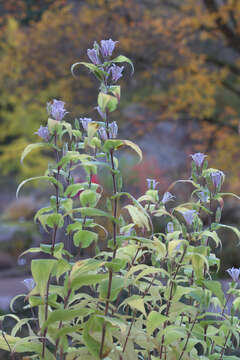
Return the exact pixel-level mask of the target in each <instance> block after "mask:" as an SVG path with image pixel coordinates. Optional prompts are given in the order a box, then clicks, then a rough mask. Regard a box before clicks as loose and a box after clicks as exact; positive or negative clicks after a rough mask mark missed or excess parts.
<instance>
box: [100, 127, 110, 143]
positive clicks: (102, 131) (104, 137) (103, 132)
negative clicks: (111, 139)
mask: <svg viewBox="0 0 240 360" xmlns="http://www.w3.org/2000/svg"><path fill="white" fill-rule="evenodd" d="M98 132H99V136H100V138H101V139H102V140H107V138H108V137H107V132H106V129H105V128H104V127H103V126H102V127H100V128H99V129H98Z"/></svg>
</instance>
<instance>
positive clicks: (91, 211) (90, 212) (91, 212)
mask: <svg viewBox="0 0 240 360" xmlns="http://www.w3.org/2000/svg"><path fill="white" fill-rule="evenodd" d="M74 212H81V214H82V215H83V216H90V217H92V216H105V217H107V218H109V219H111V220H112V221H114V222H116V223H118V222H119V221H118V220H117V219H115V218H114V217H113V216H112V215H110V214H108V213H107V212H105V211H103V210H100V209H95V208H89V207H82V208H77V209H74Z"/></svg>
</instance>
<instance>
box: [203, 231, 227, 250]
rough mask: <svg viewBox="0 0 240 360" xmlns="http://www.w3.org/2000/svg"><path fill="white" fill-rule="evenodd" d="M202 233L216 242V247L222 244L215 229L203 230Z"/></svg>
mask: <svg viewBox="0 0 240 360" xmlns="http://www.w3.org/2000/svg"><path fill="white" fill-rule="evenodd" d="M202 235H204V236H207V237H210V238H211V239H213V240H214V242H215V244H216V247H218V246H219V245H220V246H222V242H221V239H220V238H219V236H218V234H217V233H216V231H209V230H205V231H203V233H202Z"/></svg>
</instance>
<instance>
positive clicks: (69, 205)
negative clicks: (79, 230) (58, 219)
mask: <svg viewBox="0 0 240 360" xmlns="http://www.w3.org/2000/svg"><path fill="white" fill-rule="evenodd" d="M61 206H62V207H63V208H64V210H65V211H66V212H69V211H71V210H72V208H73V201H72V199H64V200H61Z"/></svg>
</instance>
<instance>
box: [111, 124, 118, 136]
mask: <svg viewBox="0 0 240 360" xmlns="http://www.w3.org/2000/svg"><path fill="white" fill-rule="evenodd" d="M117 134H118V126H117V123H116V121H113V122H112V123H111V124H109V137H110V139H116V137H117Z"/></svg>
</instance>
